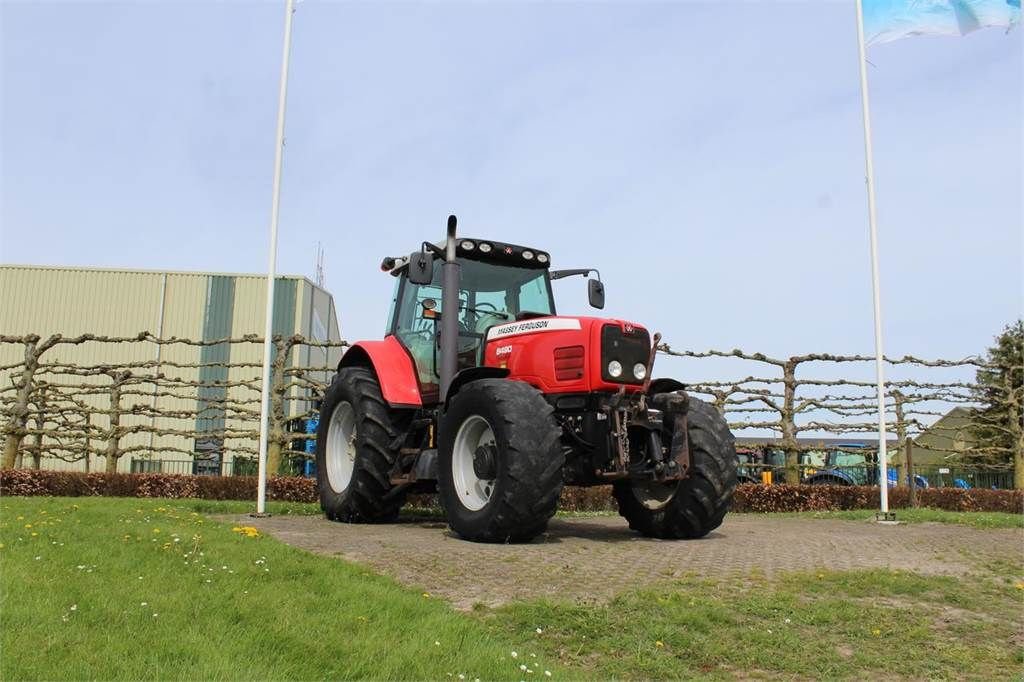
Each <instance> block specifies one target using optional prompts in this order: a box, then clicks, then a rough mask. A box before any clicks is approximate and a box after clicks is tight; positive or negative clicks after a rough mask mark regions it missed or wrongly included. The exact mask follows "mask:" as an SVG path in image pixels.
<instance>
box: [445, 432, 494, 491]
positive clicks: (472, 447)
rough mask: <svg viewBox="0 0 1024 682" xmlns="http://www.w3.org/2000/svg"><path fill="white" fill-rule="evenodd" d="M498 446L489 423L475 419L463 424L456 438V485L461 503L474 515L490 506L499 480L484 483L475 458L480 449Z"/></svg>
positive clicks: (453, 479) (453, 475) (453, 478)
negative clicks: (474, 464)
mask: <svg viewBox="0 0 1024 682" xmlns="http://www.w3.org/2000/svg"><path fill="white" fill-rule="evenodd" d="M483 446H491V447H493V446H494V431H492V430H491V425H490V424H488V423H487V420H486V419H484V418H483V417H480V416H478V415H472V416H470V417H468V418H467V419H466V421H464V422H462V425H461V426H460V427H459V432H458V433H457V434H455V445H454V447H453V448H452V482H453V483H454V484H455V493H456V495H458V497H459V502H461V503H462V506H464V507H465V508H466V509H469V510H470V511H479V510H481V509H483V508H484V507H485V506H487V503H488V502H489V501H490V500H491V495H492V494H493V493H494V481H495V479H493V478H492V479H482V478H479V477H478V476H477V475H476V471H475V470H474V468H473V456H474V454H475V453H476V451H477V448H480V447H483Z"/></svg>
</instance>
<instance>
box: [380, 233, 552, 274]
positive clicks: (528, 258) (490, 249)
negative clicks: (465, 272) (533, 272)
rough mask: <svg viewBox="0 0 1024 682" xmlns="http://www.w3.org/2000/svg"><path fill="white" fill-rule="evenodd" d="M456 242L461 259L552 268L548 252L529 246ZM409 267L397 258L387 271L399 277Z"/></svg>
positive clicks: (489, 241)
mask: <svg viewBox="0 0 1024 682" xmlns="http://www.w3.org/2000/svg"><path fill="white" fill-rule="evenodd" d="M455 242H456V244H455V254H456V256H457V257H459V258H465V259H468V260H475V261H482V262H489V263H496V264H499V265H514V266H517V267H520V268H531V269H538V270H542V269H546V268H549V267H550V266H551V255H550V254H549V253H548V252H547V251H542V250H540V249H535V248H532V247H529V246H519V245H518V244H508V243H506V242H499V241H494V240H493V239H476V238H475V237H459V238H458V239H456V240H455ZM436 246H437V247H438V248H441V249H443V248H444V246H445V245H444V242H440V243H438V244H437V245H436ZM408 265H409V258H408V257H407V256H402V257H401V258H395V259H394V266H393V267H392V268H390V269H389V270H388V269H386V270H385V271H387V272H390V273H391V274H392V275H394V276H396V277H397V276H398V275H400V274H401V273H402V272H403V271H404V270H405V268H406V267H407V266H408Z"/></svg>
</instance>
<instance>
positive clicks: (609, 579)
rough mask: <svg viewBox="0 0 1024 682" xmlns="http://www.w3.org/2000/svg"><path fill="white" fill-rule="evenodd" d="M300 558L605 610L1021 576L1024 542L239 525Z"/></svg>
mask: <svg viewBox="0 0 1024 682" xmlns="http://www.w3.org/2000/svg"><path fill="white" fill-rule="evenodd" d="M230 520H231V521H232V522H238V523H245V524H246V525H255V526H257V527H258V528H259V529H260V530H261V531H264V532H266V533H269V534H270V535H272V536H274V537H276V538H278V539H279V540H281V541H283V542H286V543H288V544H290V545H293V546H295V547H299V548H301V549H304V550H308V551H310V552H315V553H317V554H326V555H330V556H339V557H343V558H345V559H348V560H350V561H354V562H358V563H361V564H365V565H367V566H370V567H372V568H374V569H375V570H377V571H379V572H381V573H384V574H386V575H390V576H392V577H394V578H395V579H396V580H398V581H400V582H402V583H405V584H407V585H411V586H414V587H415V588H416V589H422V590H423V591H425V592H430V593H431V594H435V595H438V596H442V597H444V598H446V599H448V600H450V601H451V602H452V604H453V605H454V606H455V607H456V608H461V609H468V608H472V606H473V604H475V603H478V602H479V603H483V604H486V605H488V606H496V605H498V604H501V603H504V602H507V601H510V600H515V599H533V598H538V597H550V598H556V599H573V600H577V601H600V600H606V599H609V598H611V597H612V596H614V595H615V594H617V593H618V592H621V591H623V590H625V589H628V588H630V587H634V586H637V585H644V584H650V583H653V582H657V581H659V580H665V579H671V578H672V577H678V576H681V575H683V574H694V575H708V576H714V577H718V578H730V577H735V578H742V577H744V576H747V575H749V574H750V572H751V569H753V568H755V567H759V568H760V569H761V570H762V571H763V572H764V573H765V574H767V575H771V574H774V573H777V572H779V571H794V570H809V569H815V568H829V569H837V570H844V569H852V568H874V567H889V568H893V569H906V570H911V571H917V572H920V573H928V574H944V575H963V574H965V573H968V572H970V571H972V570H977V569H978V568H979V567H980V565H981V564H982V563H983V562H985V561H991V560H1005V561H1010V562H1013V563H1014V564H1016V565H1020V563H1021V560H1022V548H1024V532H1022V531H1020V530H1009V529H1000V530H979V529H975V528H969V527H966V526H956V525H948V524H937V523H936V524H933V523H926V524H910V525H898V526H879V525H877V524H874V523H870V522H866V521H834V520H825V519H801V518H786V517H768V516H760V515H753V514H732V515H729V516H728V517H726V521H725V523H724V524H722V526H721V527H720V528H719V529H718V530H717V531H715V532H714V533H711V534H710V535H708V536H707V537H706V538H703V539H701V540H690V541H662V540H651V539H647V538H642V537H640V536H638V535H636V534H635V533H633V532H631V531H630V530H629V529H628V528H627V527H626V525H625V522H624V521H623V520H622V519H620V518H618V517H599V518H583V519H569V518H564V519H555V520H553V521H552V522H551V525H550V528H549V532H548V534H547V535H546V536H544V537H542V538H538V539H537V540H536V541H534V542H533V543H530V544H528V545H483V544H475V543H471V542H466V541H464V540H460V539H458V538H457V537H456V536H454V535H453V534H452V533H451V532H450V531H449V530H448V528H447V526H446V525H445V524H444V523H443V522H441V521H404V522H401V523H397V524H391V525H347V524H339V523H332V522H329V521H327V520H325V519H324V518H322V517H313V516H305V517H294V516H278V517H271V518H265V519H252V518H249V517H241V516H240V517H231V519H230Z"/></svg>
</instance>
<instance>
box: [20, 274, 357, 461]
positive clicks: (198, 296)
mask: <svg viewBox="0 0 1024 682" xmlns="http://www.w3.org/2000/svg"><path fill="white" fill-rule="evenodd" d="M274 297H275V305H274V311H275V312H274V321H273V322H274V324H273V329H274V333H275V334H281V335H285V336H290V335H293V334H301V335H302V336H304V337H306V338H308V339H313V340H317V341H338V340H340V335H339V331H338V316H337V312H336V310H335V307H334V300H333V298H332V297H331V295H330V294H329V293H328V292H327V291H325V290H323V289H321V288H320V287H318V286H316V285H315V284H313V283H312V282H310V281H309V280H308V279H305V278H304V277H296V276H282V277H280V278H278V280H277V283H276V285H275V287H274ZM265 306H266V278H265V277H264V276H260V275H246V274H222V273H200V272H163V271H151V270H112V269H100V268H75V267H40V266H20V265H0V334H5V335H15V336H16V335H24V334H29V333H34V334H38V335H39V336H41V337H43V338H46V337H47V336H49V335H50V334H55V333H59V334H62V335H64V336H65V337H73V336H77V335H80V334H85V333H92V334H98V335H104V336H119V337H121V336H123V337H128V336H135V335H137V334H138V333H139V332H143V331H145V332H150V333H152V334H153V335H155V336H157V337H159V338H163V339H168V338H171V337H178V338H182V339H192V340H197V341H198V340H201V341H211V340H216V339H222V338H228V337H231V338H238V337H242V336H245V335H257V336H262V335H263V324H264V320H263V316H264V311H265ZM340 356H341V349H340V348H334V349H330V350H329V351H328V350H325V349H318V348H312V349H311V348H309V347H308V346H301V347H299V348H297V349H295V350H294V351H293V356H292V358H291V364H292V365H296V364H298V365H302V366H307V367H308V366H333V365H336V364H337V362H338V360H339V359H340ZM22 359H23V347H22V346H20V345H13V344H0V365H11V364H13V363H16V362H19V361H21V360H22ZM55 360H56V361H60V362H62V363H72V364H77V365H82V366H96V365H103V364H124V363H127V362H145V361H159V363H161V365H160V367H161V370H162V371H164V373H165V374H168V375H171V374H172V369H173V376H175V377H178V378H180V379H181V380H182V382H184V383H187V382H202V383H217V382H233V381H244V380H249V381H251V380H252V378H253V377H254V376H258V373H259V370H258V369H254V368H253V367H252V366H250V367H244V368H238V367H231V368H228V367H219V366H216V364H217V363H229V362H230V363H231V364H233V365H234V364H238V363H246V364H252V365H255V366H258V365H259V363H260V362H261V361H262V345H260V344H257V343H237V344H218V345H208V346H198V345H186V344H168V345H157V344H153V343H132V344H107V343H91V342H90V343H84V344H81V345H78V346H71V345H61V346H58V347H57V348H54V349H53V350H51V351H49V352H48V353H47V355H46V356H44V362H54V361H55ZM179 364H180V365H191V364H203V365H207V366H204V367H199V368H188V367H175V365H179ZM211 365H212V366H211ZM103 378H104V377H99V378H97V383H101V381H100V380H101V379H103ZM318 378H321V379H322V378H323V377H318ZM5 381H6V379H5ZM107 381H108V382H109V380H107ZM227 390H230V391H232V392H237V391H241V392H245V391H249V392H250V393H255V395H257V396H258V392H257V391H258V387H256V388H252V389H247V388H244V387H242V388H231V389H225V388H220V387H209V388H200V389H199V395H198V396H197V397H195V398H193V397H192V396H191V395H189V396H188V397H179V398H174V397H170V396H161V397H160V398H159V401H158V402H156V401H154V405H155V406H156V407H157V409H158V410H159V411H162V412H168V411H172V410H174V409H176V408H177V409H184V410H196V409H197V405H198V406H199V407H198V409H200V410H201V409H203V405H204V404H207V405H208V404H209V401H211V400H213V401H214V402H215V401H216V400H217V399H218V398H223V397H224V396H225V393H226V391H227ZM182 393H186V394H187V393H188V392H187V391H182ZM193 394H195V390H194V389H193ZM232 395H237V394H235V393H233V394H232ZM245 397H247V398H248V397H251V395H246V396H245ZM204 401H205V403H204ZM302 402H304V401H292V402H291V403H290V405H289V411H290V412H294V411H295V410H297V409H303V408H304V407H305V406H304V405H302V404H301V403H302ZM256 409H257V410H258V405H257V406H256ZM204 414H207V415H209V416H205V417H203V418H199V419H197V420H196V423H195V428H194V429H191V430H198V431H210V430H220V429H223V428H224V427H225V426H227V428H231V427H232V426H235V427H238V423H237V420H236V423H232V421H233V420H232V419H231V418H230V415H228V416H227V418H226V417H225V415H224V414H223V411H221V412H220V413H218V412H217V411H216V410H213V411H212V412H207V413H204ZM129 419H134V422H129V423H139V419H140V418H139V417H129ZM152 421H153V424H154V425H155V426H157V427H158V428H168V429H181V428H182V424H181V420H171V419H164V418H162V417H160V418H156V419H152ZM122 424H123V425H124V424H125V421H124V420H122ZM244 428H252V422H251V421H250V422H248V423H247V424H246V426H245V427H244ZM123 445H124V446H125V447H138V446H140V445H146V446H150V445H151V446H152V447H151V452H152V453H156V456H157V457H162V458H164V459H187V458H188V454H189V453H193V452H196V451H197V450H199V451H201V450H203V449H204V447H209V443H205V444H204V443H203V442H202V439H196V438H186V437H182V436H170V435H158V436H155V437H153V436H150V435H149V434H132V435H129V436H126V437H125V438H124V443H123ZM223 445H224V446H225V447H226V449H227V450H229V451H230V450H231V449H232V447H233V446H239V445H245V446H246V447H250V448H255V442H254V441H252V442H244V441H242V440H239V441H238V442H234V443H231V442H230V441H229V442H227V443H224V444H223ZM147 450H149V448H147ZM149 454H150V452H142V451H140V452H139V453H138V454H137V455H136V459H138V458H139V457H140V456H141V457H146V456H148V455H149ZM228 457H230V455H228ZM130 459H132V458H130V457H123V458H122V461H121V462H120V464H119V470H128V468H129V467H130V463H129V460H130ZM137 468H138V467H137Z"/></svg>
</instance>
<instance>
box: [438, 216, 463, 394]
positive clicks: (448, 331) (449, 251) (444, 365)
mask: <svg viewBox="0 0 1024 682" xmlns="http://www.w3.org/2000/svg"><path fill="white" fill-rule="evenodd" d="M457 223H458V219H457V218H456V217H455V216H453V215H450V216H448V238H447V241H446V242H445V249H444V265H443V266H442V270H441V340H440V345H441V348H440V351H441V400H442V403H443V401H444V400H445V398H447V397H448V387H449V386H451V385H452V379H454V378H455V371H456V368H457V366H458V350H459V276H460V267H459V264H458V263H456V262H455V227H456V224H457Z"/></svg>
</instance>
